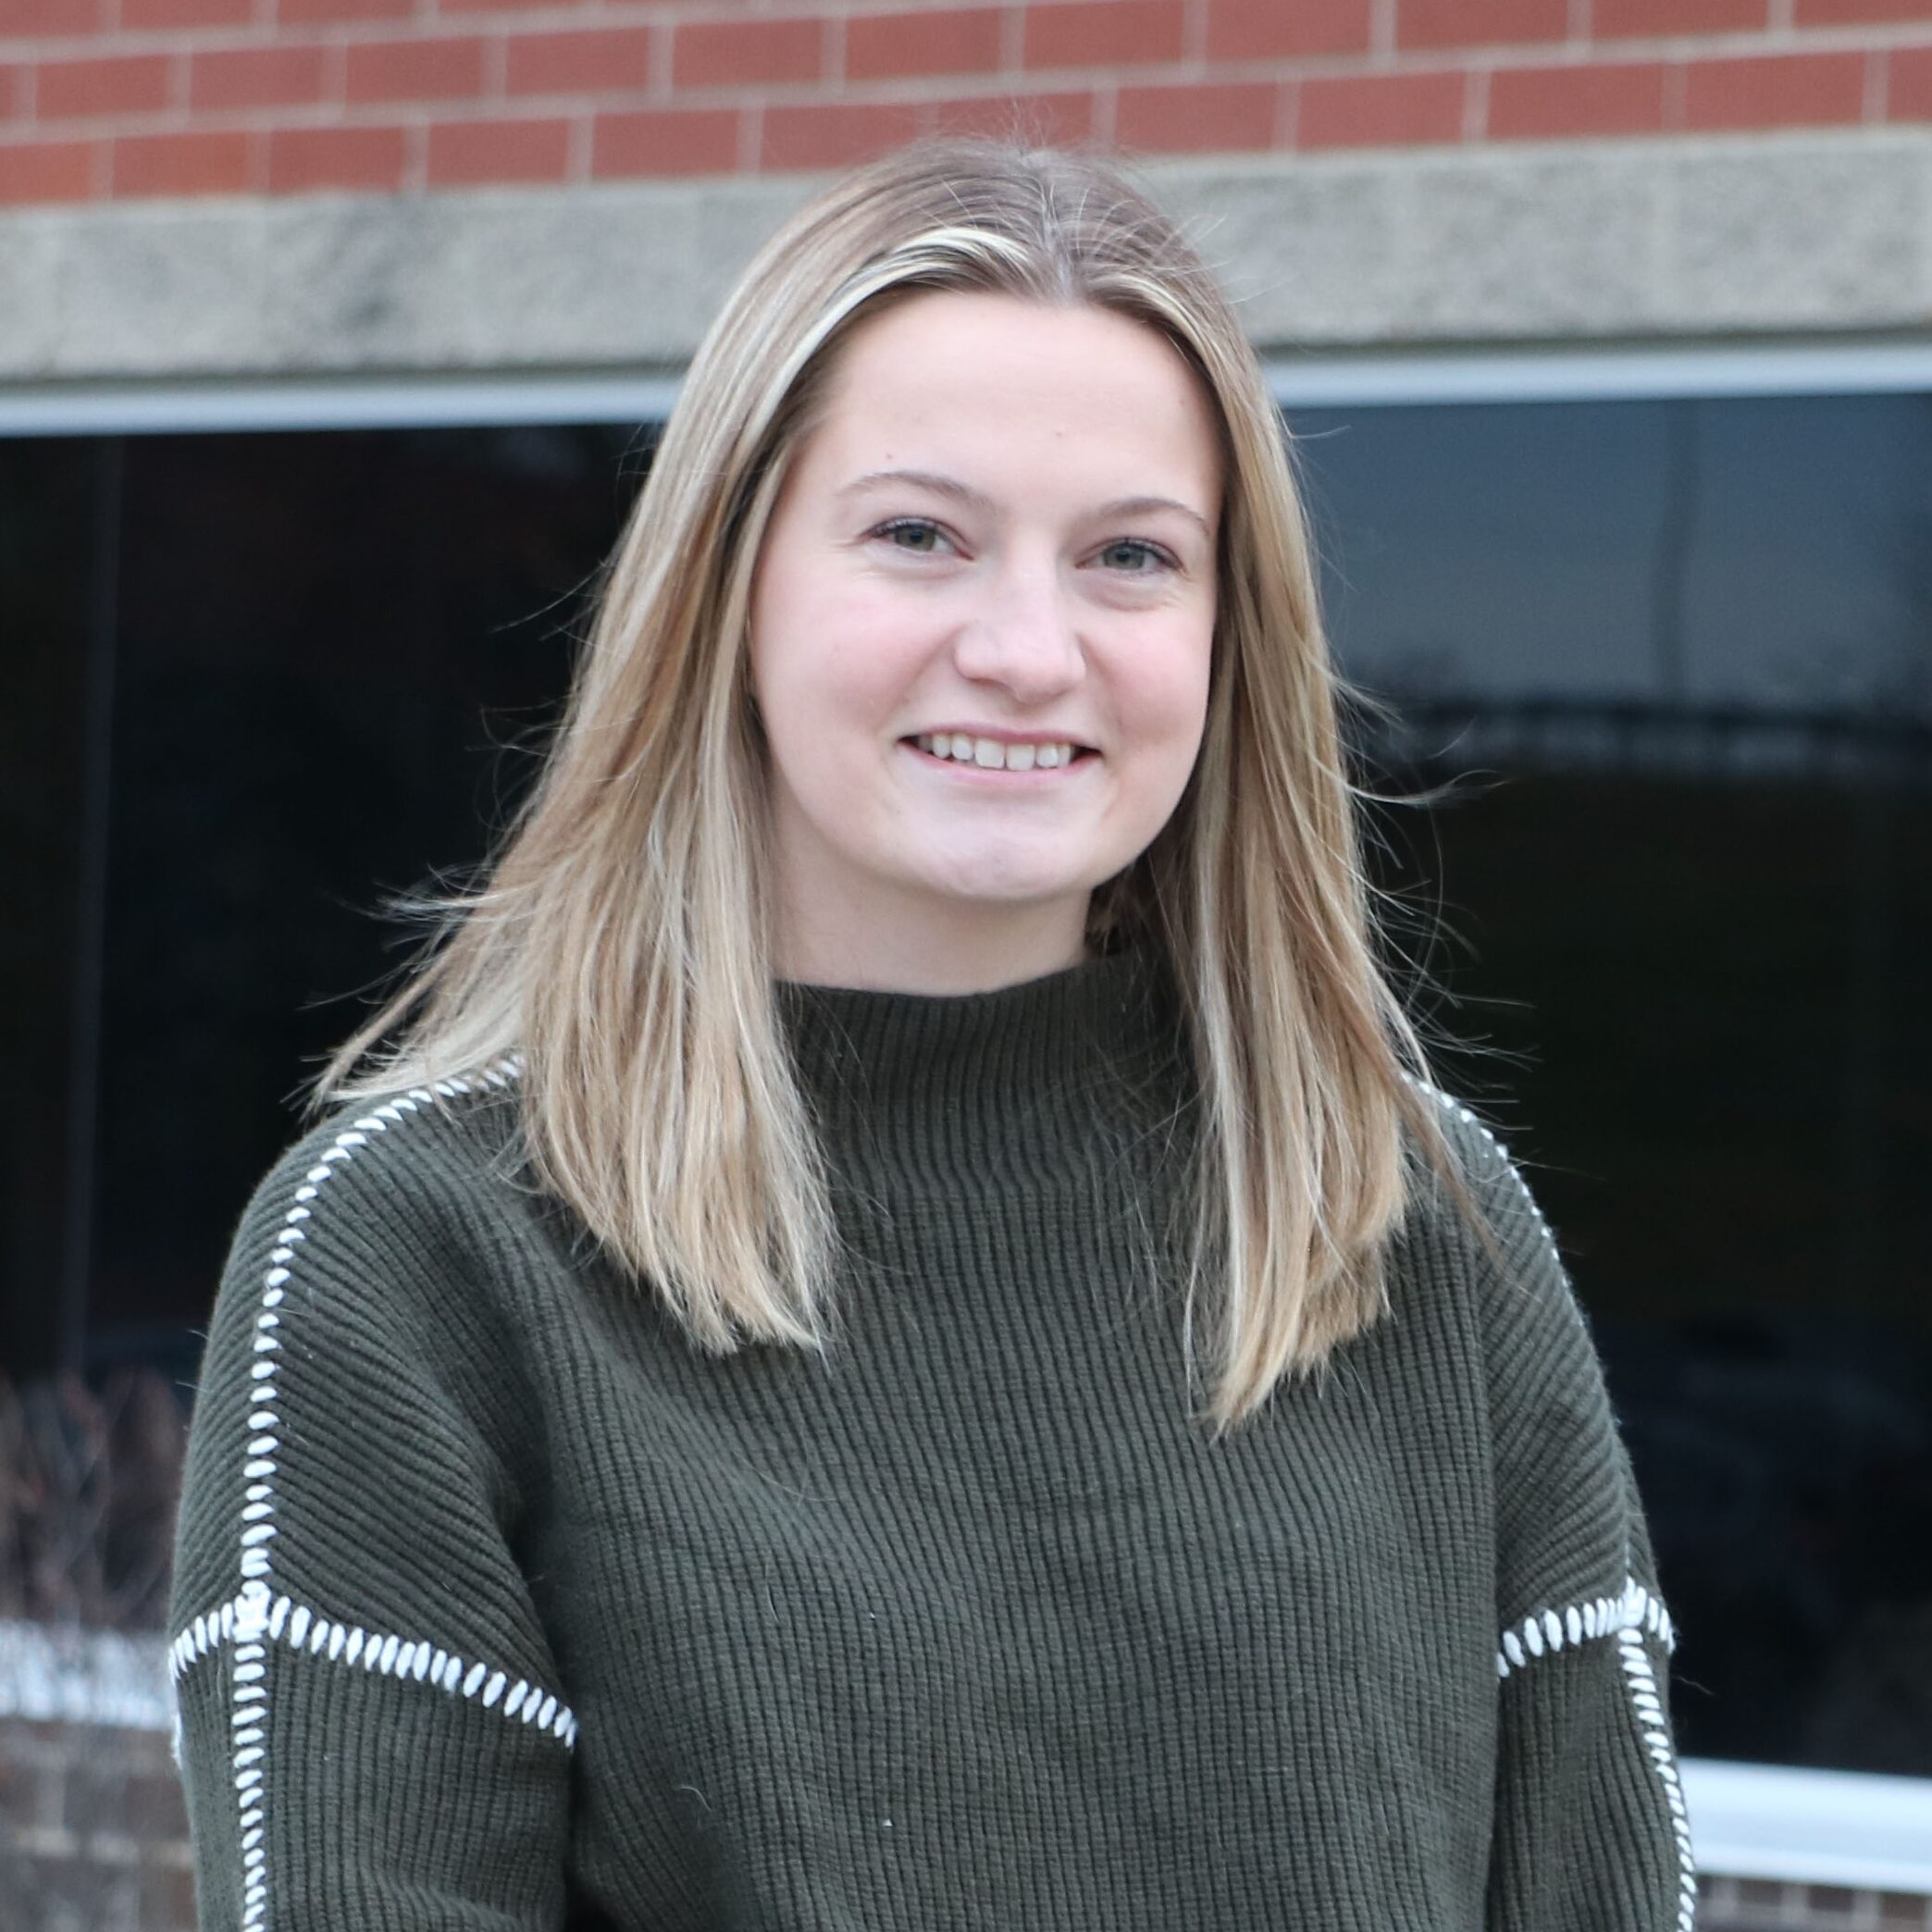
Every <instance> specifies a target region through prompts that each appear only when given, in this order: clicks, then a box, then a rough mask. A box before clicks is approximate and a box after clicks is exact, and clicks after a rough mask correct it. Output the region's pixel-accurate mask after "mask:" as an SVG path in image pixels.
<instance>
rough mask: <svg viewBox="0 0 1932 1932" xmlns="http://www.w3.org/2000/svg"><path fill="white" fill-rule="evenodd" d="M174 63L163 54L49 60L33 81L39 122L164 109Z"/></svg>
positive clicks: (145, 112) (171, 81) (170, 86)
mask: <svg viewBox="0 0 1932 1932" xmlns="http://www.w3.org/2000/svg"><path fill="white" fill-rule="evenodd" d="M173 76H174V61H173V59H172V57H171V56H168V55H166V54H133V55H123V56H119V57H109V58H106V59H101V60H49V61H46V62H44V63H43V65H42V67H41V68H40V71H39V72H38V73H37V74H36V75H35V76H34V97H33V98H34V111H35V112H36V113H37V114H38V115H39V117H40V118H41V119H42V120H61V119H65V118H68V117H70V116H80V115H90V114H152V113H154V112H155V111H156V110H158V109H160V108H163V107H166V106H167V98H168V93H169V92H170V89H171V88H172V85H173Z"/></svg>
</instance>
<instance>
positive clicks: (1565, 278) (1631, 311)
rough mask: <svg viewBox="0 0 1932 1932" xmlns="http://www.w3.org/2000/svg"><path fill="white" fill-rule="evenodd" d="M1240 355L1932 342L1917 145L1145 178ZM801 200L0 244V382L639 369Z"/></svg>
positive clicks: (267, 218) (290, 215) (1801, 146)
mask: <svg viewBox="0 0 1932 1932" xmlns="http://www.w3.org/2000/svg"><path fill="white" fill-rule="evenodd" d="M1139 171H1140V172H1141V174H1142V175H1143V178H1144V179H1145V180H1146V181H1147V182H1148V183H1149V185H1150V186H1151V187H1152V188H1153V189H1154V191H1155V192H1156V193H1157V194H1158V196H1159V198H1160V199H1161V200H1162V201H1163V202H1164V203H1165V204H1166V205H1168V206H1169V207H1170V208H1172V209H1173V210H1174V211H1175V212H1176V213H1178V214H1179V215H1181V216H1182V217H1183V218H1184V219H1185V221H1186V222H1187V224H1188V226H1189V229H1190V230H1191V232H1193V233H1194V234H1195V237H1196V239H1197V241H1199V243H1200V245H1201V246H1202V248H1203V250H1204V252H1205V253H1206V254H1207V255H1208V259H1209V260H1210V262H1212V263H1213V265H1214V266H1215V267H1216V268H1217V270H1218V271H1219V273H1220V276H1221V277H1222V279H1223V282H1224V284H1225V286H1226V287H1227V289H1228V291H1229V292H1230V294H1231V295H1232V298H1233V299H1234V300H1235V302H1236V303H1237V304H1238V306H1239V308H1240V310H1241V313H1242V315H1243V316H1244V318H1245V321H1246V323H1247V327H1248V330H1249V334H1250V336H1251V338H1252V339H1253V340H1254V341H1255V342H1256V344H1257V347H1259V348H1260V349H1262V350H1263V351H1264V352H1272V353H1281V352H1287V351H1294V350H1297V349H1304V350H1306V349H1323V350H1336V349H1359V350H1369V351H1373V350H1378V349H1383V350H1386V349H1395V348H1407V349H1417V348H1427V347H1431V346H1449V345H1457V344H1462V345H1477V346H1483V345H1487V346H1493V347H1502V346H1505V345H1507V344H1511V343H1528V342H1532V341H1533V342H1542V343H1563V342H1576V343H1582V342H1591V341H1657V340H1659V339H1667V340H1712V339H1719V338H1721V339H1726V340H1735V339H1738V338H1743V339H1747V340H1748V339H1751V338H1753V337H1772V336H1779V335H1786V336H1789V335H1792V334H1806V335H1825V336H1829V335H1832V334H1835V333H1840V332H1852V331H1872V330H1908V331H1916V330H1918V329H1921V328H1926V326H1927V325H1928V324H1932V130H1920V129H1879V130H1849V131H1847V130H1832V131H1824V132H1803V133H1792V132H1781V133H1777V134H1775V135H1762V136H1759V135H1752V136H1728V137H1724V138H1721V139H1707V138H1700V139H1673V140H1653V141H1622V142H1549V143H1535V144H1520V145H1518V144H1510V145H1500V144H1499V145H1492V146H1485V147H1471V148H1455V147H1440V148H1414V149H1404V150H1378V151H1375V152H1365V153H1354V154H1328V155H1253V156H1248V155H1213V156H1198V157H1189V158H1185V159H1174V160H1161V161H1146V162H1143V163H1141V164H1139ZM821 179H822V178H820V177H813V176H799V175H791V176H768V177H761V176H736V177H720V178H708V179H702V180H679V181H664V180H656V181H647V182H637V183H603V184H598V185H595V186H590V187H582V188H567V189H502V190H478V191H472V192H461V193H456V192H450V193H440V194H434V195H420V194H418V195H400V196H371V195H312V196H301V197H290V198H284V199H271V200H261V199H253V198H251V199H239V198H238V199H233V200H194V201H179V202H159V201H157V202H144V203H118V204H109V205H103V206H88V207H80V208H72V207H57V208H54V207H49V208H30V209H24V210H19V211H15V212H12V213H9V214H6V215H5V216H0V384H34V385H43V384H49V383H52V384H66V383H69V382H71V383H76V384H86V383H89V382H98V381H125V380H135V381H146V380H155V381H162V382H171V381H184V380H205V379H215V380H219V379H221V378H247V377H289V376H331V375H343V376H348V375H358V376H371V375H380V374H393V375H403V376H406V375H411V374H430V373H442V374H453V373H459V372H465V371H499V372H516V371H530V372H536V371H543V370H554V369H558V368H573V369H578V370H598V369H629V370H636V369H638V368H652V367H655V368H662V369H665V370H675V369H677V368H679V367H680V366H681V365H683V364H684V363H685V362H686V360H687V358H688V357H689V355H690V353H691V351H692V349H693V347H694V346H695V345H696V343H697V341H698V339H699V337H700V333H701V332H702V330H703V328H704V326H705V324H706V322H707V321H708V320H709V318H710V316H712V313H713V312H714V311H715V309H716V307H717V304H718V303H719V301H720V299H721V298H722V296H723V294H724V291H725V290H726V289H727V287H728V286H729V284H730V281H731V279H732V277H733V276H734V275H735V274H736V273H737V270H738V268H739V267H740V266H742V264H743V263H744V262H745V260H746V259H747V258H748V257H749V254H750V253H751V251H752V250H753V249H754V248H755V247H756V246H757V244H758V242H759V241H760V240H761V239H762V237H763V236H764V235H765V234H767V233H768V232H769V231H770V230H771V229H772V228H773V227H774V225H775V224H776V223H777V222H778V221H779V220H780V219H781V218H782V217H783V216H784V215H785V214H786V212H787V211H788V210H789V209H790V208H792V207H793V206H794V205H796V204H797V203H798V202H799V201H800V200H801V199H802V198H803V197H804V196H805V195H806V194H808V193H810V192H811V191H812V190H813V189H814V188H815V187H816V186H817V185H818V183H819V180H821Z"/></svg>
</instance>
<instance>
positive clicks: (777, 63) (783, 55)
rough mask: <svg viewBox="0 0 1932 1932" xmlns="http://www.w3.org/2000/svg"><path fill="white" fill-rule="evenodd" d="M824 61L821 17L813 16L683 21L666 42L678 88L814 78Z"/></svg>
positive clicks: (823, 37) (820, 72) (821, 68)
mask: <svg viewBox="0 0 1932 1932" xmlns="http://www.w3.org/2000/svg"><path fill="white" fill-rule="evenodd" d="M824 66H825V29H824V21H822V20H817V19H786V20H696V21H691V20H687V21H681V22H680V23H679V25H678V28H677V32H676V36H675V39H674V40H673V42H672V43H671V79H672V82H673V84H674V85H675V86H678V87H733V86H738V85H741V84H742V83H744V82H746V81H816V80H817V79H818V78H819V77H820V76H821V74H823V73H824Z"/></svg>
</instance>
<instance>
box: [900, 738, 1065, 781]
mask: <svg viewBox="0 0 1932 1932" xmlns="http://www.w3.org/2000/svg"><path fill="white" fill-rule="evenodd" d="M900 742H901V743H903V744H908V745H910V746H912V747H913V748H914V749H917V750H920V751H923V752H924V753H925V754H926V756H927V757H929V758H937V759H942V760H944V761H945V762H947V763H949V764H963V765H972V766H973V767H974V768H975V769H976V770H978V771H982V772H1033V771H1054V770H1057V769H1059V767H1060V766H1061V765H1070V764H1073V763H1076V762H1079V761H1080V760H1082V759H1086V758H1096V757H1098V756H1099V754H1098V753H1097V752H1096V751H1095V750H1094V749H1093V748H1092V747H1091V746H1089V745H1081V744H1076V743H1075V742H1073V740H1071V738H1032V739H1028V740H1026V741H1025V742H1023V743H1009V742H1008V741H1007V740H1006V739H1004V738H988V737H972V735H971V734H970V733H967V732H961V731H933V732H923V733H921V734H920V735H919V736H918V737H910V738H904V739H902V740H901V741H900Z"/></svg>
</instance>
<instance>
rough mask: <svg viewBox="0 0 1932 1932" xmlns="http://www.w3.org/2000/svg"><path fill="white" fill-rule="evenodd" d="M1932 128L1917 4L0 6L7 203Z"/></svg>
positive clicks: (1240, 0) (764, 1)
mask: <svg viewBox="0 0 1932 1932" xmlns="http://www.w3.org/2000/svg"><path fill="white" fill-rule="evenodd" d="M1016 102H1017V103H1019V104H1020V105H1022V107H1023V108H1024V109H1025V111H1026V112H1027V114H1028V116H1029V123H1028V124H1029V125H1030V126H1031V127H1032V128H1033V129H1034V130H1036V131H1037V132H1038V133H1039V134H1040V135H1042V136H1044V137H1046V138H1050V139H1082V138H1088V137H1092V138H1095V139H1097V140H1099V141H1102V142H1114V143H1118V144H1119V145H1121V146H1122V147H1125V148H1127V149H1130V150H1132V151H1135V152H1141V153H1148V154H1155V153H1180V152H1186V151H1198V150H1203V149H1214V150H1223V151H1228V150H1256V149H1269V148H1301V149H1315V148H1332V147H1340V146H1349V145H1358V144H1361V143H1365V142H1375V143H1396V144H1401V143H1412V142H1485V141H1509V140H1516V139H1524V138H1527V139H1546V138H1553V137H1554V138H1565V137H1570V136H1579V135H1590V136H1605V135H1608V136H1615V135H1637V134H1658V133H1668V132H1676V131H1691V132H1697V131H1704V130H1739V129H1762V128H1779V127H1795V126H1827V127H1852V126H1870V125H1875V124H1881V123H1884V122H1887V121H1904V120H1914V119H1925V118H1932V0H1030V4H1028V0H982V4H971V0H0V203H8V202H11V203H23V202H43V201H44V202H53V201H84V200H98V199H103V198H107V197H116V196H131V195H150V194H234V193H270V194H286V193H299V192H303V191H304V190H314V189H352V190H367V191H371V192H391V191H396V190H403V189H418V190H419V189H436V188H443V187H461V186H464V185H468V184H471V183H479V182H502V181H508V182H518V181H521V182H564V181H589V180H614V179H619V178H623V177H634V176H639V175H669V174H685V173H692V172H705V173H712V172H721V171H735V170H743V169H767V170H771V169H787V168H802V167H835V166H838V165H841V164H843V163H845V162H846V161H848V160H850V159H853V158H856V157H858V156H859V155H862V154H865V153H867V152H869V151H872V150H873V149H876V148H878V147H881V146H885V145H889V144H891V143H894V142H898V141H901V140H903V139H905V138H906V137H908V136H910V135H911V134H913V133H915V132H919V131H922V130H928V129H933V128H940V127H976V126H986V125H992V126H995V127H1002V128H1003V127H1006V126H1008V125H1009V120H1010V116H1011V113H1012V110H1013V105H1014V104H1015V103H1016Z"/></svg>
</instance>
